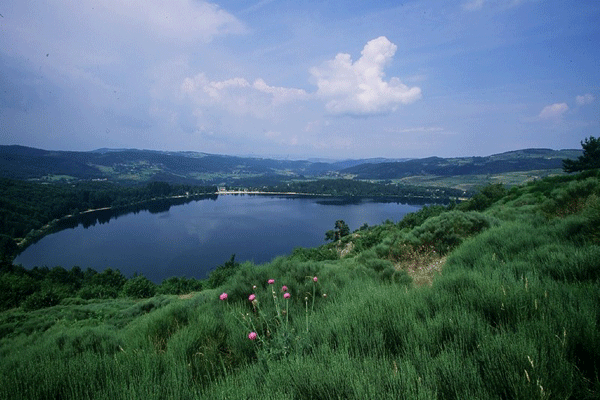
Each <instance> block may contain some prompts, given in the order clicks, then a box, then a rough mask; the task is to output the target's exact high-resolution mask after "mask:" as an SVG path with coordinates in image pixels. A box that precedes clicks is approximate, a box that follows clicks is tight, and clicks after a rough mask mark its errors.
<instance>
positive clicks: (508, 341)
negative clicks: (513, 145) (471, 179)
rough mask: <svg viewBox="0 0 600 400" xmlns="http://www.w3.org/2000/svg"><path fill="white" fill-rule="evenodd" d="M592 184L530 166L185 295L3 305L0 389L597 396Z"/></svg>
mask: <svg viewBox="0 0 600 400" xmlns="http://www.w3.org/2000/svg"><path fill="white" fill-rule="evenodd" d="M599 196H600V179H599V174H598V173H588V174H584V175H578V176H574V177H570V176H569V177H556V178H551V179H545V180H541V181H538V182H535V183H532V184H530V185H527V186H524V187H519V188H513V189H511V190H510V191H509V192H508V193H507V195H506V196H504V197H502V198H500V199H497V200H496V201H494V202H493V204H491V205H490V206H487V204H486V203H485V202H482V201H478V202H467V203H463V205H461V206H459V207H457V208H456V209H453V210H450V211H444V210H443V209H442V208H440V207H435V208H426V209H424V210H425V211H423V212H420V213H417V214H413V215H410V216H409V217H407V218H405V219H404V220H403V221H401V222H400V223H397V224H394V223H391V222H390V223H386V224H383V225H381V226H378V227H372V228H369V229H366V230H363V231H358V232H356V233H355V234H354V235H351V236H348V237H346V238H345V239H344V240H343V242H342V243H334V244H329V245H327V246H324V247H322V248H318V249H304V250H302V249H300V250H297V251H295V252H294V254H292V255H291V256H289V257H283V258H278V259H275V260H274V261H273V262H271V263H269V264H264V265H259V266H254V265H251V264H250V263H246V264H242V265H241V266H239V267H238V268H237V269H236V270H235V271H232V274H231V276H230V277H229V278H228V280H227V281H226V282H225V283H224V284H222V285H221V286H219V287H217V288H215V289H209V290H205V291H203V292H201V293H198V294H197V295H195V296H194V297H193V298H191V299H179V298H177V297H168V296H167V297H165V296H163V297H155V298H151V299H147V300H144V301H141V302H134V301H130V300H124V299H118V300H113V301H83V300H79V299H71V300H69V301H65V302H63V304H61V305H59V306H55V307H52V308H48V309H45V310H40V311H38V312H31V313H24V312H23V311H20V310H18V309H16V310H11V311H8V312H4V313H2V314H0V315H1V317H0V318H1V325H0V334H1V335H2V339H0V356H1V357H2V360H3V361H2V364H1V365H0V370H1V371H0V372H1V374H0V377H1V378H0V379H1V380H2V382H0V397H2V398H37V399H41V398H92V397H93V398H100V399H102V398H106V399H109V398H110V399H120V398H123V399H132V398H140V399H141V398H143V399H163V398H189V399H193V398H206V399H225V398H227V399H246V398H261V399H280V398H295V399H370V398H377V399H387V398H389V399H403V398H404V399H536V398H565V399H595V398H599V396H600V381H599V370H598V368H599V367H600V365H599V361H598V360H600V329H599V327H598V323H599V322H600V303H599V300H598V299H600V266H599V261H598V260H600V246H599V239H600V228H599V227H600V198H599ZM480 200H481V199H480ZM482 204H484V205H486V206H487V207H486V208H485V209H480V210H474V209H473V208H483V207H482V206H481V205H482ZM336 247H337V248H339V249H341V250H344V254H345V255H344V256H343V257H342V258H339V257H332V250H333V249H336ZM434 251H435V253H434ZM435 257H447V261H446V263H445V266H444V268H443V271H442V273H441V275H440V276H437V277H436V278H435V279H434V280H433V284H432V285H431V286H429V285H425V286H420V287H416V286H414V285H412V284H411V282H410V279H409V277H408V274H407V273H406V270H410V269H411V268H413V269H414V268H417V269H418V268H419V267H422V266H423V265H421V264H423V263H421V264H420V263H419V261H420V260H423V259H425V258H427V259H430V260H435V259H436V258H435ZM438 259H439V258H438ZM425 264H427V263H425ZM315 276H316V277H318V279H317V281H316V282H315V281H314V280H313V277H315ZM269 279H275V283H274V284H272V285H270V284H269V283H268V280H269ZM282 285H286V286H287V292H283V291H282ZM253 286H256V288H253ZM222 293H227V294H228V296H227V299H226V300H219V296H220V295H221V294H222ZM284 293H290V296H289V298H287V299H286V298H284ZM251 294H254V295H255V296H256V298H255V299H254V300H255V301H256V302H254V303H253V302H251V301H250V300H249V296H250V295H251ZM251 332H256V337H255V340H250V339H249V338H248V335H249V334H250V333H251ZM251 337H254V336H251Z"/></svg>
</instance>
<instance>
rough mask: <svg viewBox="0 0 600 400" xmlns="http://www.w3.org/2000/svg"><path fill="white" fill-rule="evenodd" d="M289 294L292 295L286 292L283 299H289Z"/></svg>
mask: <svg viewBox="0 0 600 400" xmlns="http://www.w3.org/2000/svg"><path fill="white" fill-rule="evenodd" d="M291 296H292V295H291V294H289V292H286V293H285V294H284V295H283V298H284V299H289V298H290V297H291Z"/></svg>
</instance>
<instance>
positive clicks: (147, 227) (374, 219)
mask: <svg viewBox="0 0 600 400" xmlns="http://www.w3.org/2000/svg"><path fill="white" fill-rule="evenodd" d="M419 208H420V206H415V205H407V204H402V203H400V202H398V201H397V200H395V201H394V202H386V201H384V202H381V201H379V199H378V201H375V200H372V199H357V198H351V199H347V198H344V199H342V198H333V197H327V198H325V197H321V198H316V197H294V198H292V197H289V196H266V195H239V196H230V195H227V196H218V197H217V196H216V195H213V196H206V197H204V198H202V199H200V200H198V199H193V200H191V199H186V198H181V199H174V200H169V201H160V202H159V201H157V202H152V203H147V204H144V205H143V206H141V207H137V208H135V209H121V210H117V211H114V210H102V211H98V212H93V213H85V214H82V215H81V216H79V217H77V218H72V219H68V220H65V221H61V224H60V225H59V226H57V227H56V228H55V230H56V232H55V233H52V234H50V235H48V236H46V237H44V238H42V239H41V240H39V241H38V242H37V243H35V244H33V245H31V246H30V247H28V248H27V249H25V251H24V252H23V253H21V254H20V255H19V256H18V257H17V258H16V259H15V263H17V264H19V263H21V264H23V265H24V266H25V267H28V268H31V267H33V266H36V265H37V266H43V265H47V266H49V267H52V266H55V265H61V266H63V267H65V268H70V267H72V266H74V265H77V266H79V267H81V268H83V269H85V268H87V267H90V268H94V269H96V270H98V271H101V270H104V269H106V268H113V269H119V270H121V272H123V274H125V275H126V276H131V275H132V274H133V273H135V272H138V273H142V274H144V275H146V276H147V277H148V278H149V279H151V280H153V281H154V282H157V283H159V282H160V281H162V280H163V279H165V278H168V277H170V276H186V277H196V278H204V277H206V275H207V273H208V272H209V271H211V270H212V269H214V268H215V267H216V266H218V265H220V264H222V263H224V262H225V261H227V260H229V259H230V257H231V255H232V254H236V260H237V261H240V262H242V261H246V260H249V261H253V262H254V263H256V264H259V263H264V262H268V261H270V260H272V259H273V258H274V257H276V256H278V255H285V254H290V253H291V252H292V250H293V249H294V248H296V247H315V246H319V245H321V244H324V243H325V240H324V239H325V232H326V231H327V230H329V229H333V227H334V224H335V221H336V220H338V219H343V220H344V221H346V223H347V224H348V225H349V226H350V229H351V230H355V229H358V228H359V227H360V226H362V225H363V224H364V223H367V224H369V225H377V224H379V223H381V222H383V221H385V220H392V221H399V220H400V219H401V218H402V217H403V216H404V215H405V214H406V213H408V212H412V211H416V210H418V209H419Z"/></svg>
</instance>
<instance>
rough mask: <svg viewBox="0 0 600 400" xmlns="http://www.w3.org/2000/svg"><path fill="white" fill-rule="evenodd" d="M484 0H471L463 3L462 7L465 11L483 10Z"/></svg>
mask: <svg viewBox="0 0 600 400" xmlns="http://www.w3.org/2000/svg"><path fill="white" fill-rule="evenodd" d="M483 2H484V0H473V1H469V2H468V3H463V5H462V8H463V10H465V11H477V10H481V7H483Z"/></svg>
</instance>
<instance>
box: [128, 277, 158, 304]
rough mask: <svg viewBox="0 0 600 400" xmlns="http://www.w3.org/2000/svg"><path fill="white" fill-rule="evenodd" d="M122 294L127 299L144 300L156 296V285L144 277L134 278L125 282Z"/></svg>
mask: <svg viewBox="0 0 600 400" xmlns="http://www.w3.org/2000/svg"><path fill="white" fill-rule="evenodd" d="M123 293H125V296H128V297H133V298H138V299H145V298H148V297H152V296H154V295H155V294H156V284H154V283H153V282H151V281H150V280H149V279H148V278H146V277H145V276H141V275H140V276H136V277H134V278H131V279H129V280H127V282H125V285H123Z"/></svg>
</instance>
